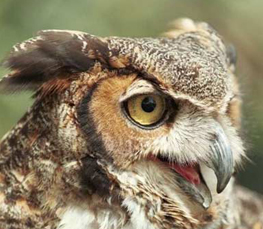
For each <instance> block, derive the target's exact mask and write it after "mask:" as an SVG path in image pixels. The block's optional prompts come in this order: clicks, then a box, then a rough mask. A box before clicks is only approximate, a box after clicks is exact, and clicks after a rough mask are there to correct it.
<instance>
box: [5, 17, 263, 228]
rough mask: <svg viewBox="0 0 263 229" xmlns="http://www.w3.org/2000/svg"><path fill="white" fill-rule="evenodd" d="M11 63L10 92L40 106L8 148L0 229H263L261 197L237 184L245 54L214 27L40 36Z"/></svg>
mask: <svg viewBox="0 0 263 229" xmlns="http://www.w3.org/2000/svg"><path fill="white" fill-rule="evenodd" d="M4 65H5V66H6V67H8V68H10V69H11V70H12V71H11V73H10V74H8V75H7V76H6V77H4V78H3V79H2V81H1V83H0V88H1V91H2V92H3V91H5V92H12V91H18V90H24V89H29V90H33V91H34V98H35V103H34V104H33V106H32V107H31V109H30V110H29V111H28V112H27V113H26V114H25V116H24V117H23V118H22V119H21V120H20V121H19V122H18V124H17V125H16V126H15V127H14V128H13V129H12V130H11V131H10V132H9V133H8V134H6V135H5V137H4V138H3V140H2V142H1V145H0V152H1V154H0V158H1V164H0V172H1V173H0V183H1V186H0V187H1V190H0V201H1V204H0V228H2V229H7V228H10V229H11V228H12V229H24V228H37V229H38V228H50V229H51V228H54V229H55V228H57V229H58V228H59V229H168V228H181V229H190V228H203V229H205V228H206V229H223V228H236V229H237V228H238V229H241V228H244V229H245V228H249V229H251V228H253V229H259V228H262V223H263V213H262V211H263V210H262V209H263V201H262V198H261V197H260V196H257V194H254V193H252V192H251V191H248V190H245V189H244V188H241V187H238V186H236V185H235V184H234V177H233V174H234V173H235V171H236V168H237V166H238V165H239V164H240V163H241V162H242V160H243V159H244V158H245V153H244V149H243V145H242V140H241V139H240V137H239V133H238V132H239V123H240V114H239V106H240V95H239V90H238V85H237V82H236V78H235V76H234V67H235V66H234V65H235V55H234V52H233V49H231V48H229V47H227V46H226V45H225V44H224V42H223V41H222V39H221V37H220V36H219V35H218V34H217V33H216V32H215V30H214V29H212V28H211V27H210V26H208V25H207V24H206V23H194V22H193V21H191V20H190V19H184V20H180V21H177V22H176V23H175V29H174V30H172V31H170V32H168V33H167V34H166V35H165V36H164V37H160V38H119V37H106V38H102V37H96V36H93V35H90V34H87V33H82V32H77V31H63V30H61V31H60V30H46V31H41V32H39V34H38V36H37V37H35V38H33V39H30V40H27V41H25V42H23V43H20V44H18V45H15V46H14V48H13V51H12V52H11V54H10V56H9V57H8V58H7V60H6V61H5V62H4Z"/></svg>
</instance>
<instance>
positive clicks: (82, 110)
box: [77, 83, 112, 195]
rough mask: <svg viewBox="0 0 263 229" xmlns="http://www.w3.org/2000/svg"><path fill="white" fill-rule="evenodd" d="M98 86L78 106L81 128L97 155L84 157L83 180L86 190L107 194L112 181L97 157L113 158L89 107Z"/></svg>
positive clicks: (94, 153) (91, 150)
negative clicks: (98, 130)
mask: <svg viewBox="0 0 263 229" xmlns="http://www.w3.org/2000/svg"><path fill="white" fill-rule="evenodd" d="M97 86H98V83H96V84H95V85H93V87H92V88H91V89H90V90H89V92H88V94H87V95H86V96H85V97H84V99H83V100H82V101H81V103H80V105H79V106H78V108H77V114H78V121H79V124H80V128H81V129H82V130H83V132H84V133H85V134H86V136H87V139H88V141H87V142H88V143H89V145H88V147H89V151H90V152H92V155H94V157H96V158H92V157H87V158H85V159H84V161H83V169H82V172H81V177H82V178H81V180H82V185H83V188H84V190H87V187H88V188H89V189H90V190H91V191H94V192H96V193H98V194H99V195H105V194H108V193H109V190H110V185H111V181H110V179H109V178H108V177H107V175H106V173H105V172H104V170H103V169H102V168H101V166H99V165H98V163H97V159H101V158H107V160H108V161H110V160H112V159H111V157H110V155H109V154H108V153H107V151H106V148H105V146H104V143H103V140H102V138H101V135H100V134H99V133H98V132H97V129H96V125H95V123H94V120H93V117H92V113H91V112H90V109H89V106H90V101H91V100H92V95H93V93H94V91H95V90H96V88H97Z"/></svg>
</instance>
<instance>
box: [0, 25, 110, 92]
mask: <svg viewBox="0 0 263 229" xmlns="http://www.w3.org/2000/svg"><path fill="white" fill-rule="evenodd" d="M90 53H92V55H90ZM108 55H109V50H108V45H107V43H105V42H103V41H102V40H101V39H100V38H97V37H95V36H92V35H89V34H87V33H82V32H77V31H67V30H45V31H40V32H39V33H38V36H37V37H35V38H32V39H29V40H27V41H24V42H22V43H19V44H17V45H15V46H14V47H13V50H12V52H11V53H10V55H9V57H8V58H7V59H6V60H5V61H4V62H3V66H4V67H6V68H9V69H10V70H11V71H12V72H11V73H10V74H9V75H7V76H6V77H4V78H3V79H2V80H1V81H0V90H1V91H16V90H21V89H22V90H23V89H33V90H36V89H38V88H39V87H40V86H41V85H42V84H43V83H45V82H47V81H49V80H51V79H59V78H68V77H69V76H70V75H71V74H73V73H77V72H84V71H88V70H89V69H90V68H92V67H93V66H94V64H95V62H96V61H101V62H103V59H107V58H108ZM105 62H106V61H105Z"/></svg>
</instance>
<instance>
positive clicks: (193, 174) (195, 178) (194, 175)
mask: <svg viewBox="0 0 263 229" xmlns="http://www.w3.org/2000/svg"><path fill="white" fill-rule="evenodd" d="M169 167H170V168H172V169H174V170H175V171H176V172H178V173H179V174H180V175H181V176H183V177H184V178H185V179H186V180H187V181H189V182H190V183H192V184H195V185H198V184H200V182H201V181H200V176H199V174H198V172H197V170H196V168H195V166H194V165H186V166H183V165H178V164H169Z"/></svg>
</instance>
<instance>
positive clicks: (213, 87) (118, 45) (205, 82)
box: [108, 29, 231, 107]
mask: <svg viewBox="0 0 263 229" xmlns="http://www.w3.org/2000/svg"><path fill="white" fill-rule="evenodd" d="M108 43H109V48H110V49H113V50H118V51H119V52H118V53H119V55H122V56H128V57H129V60H130V61H131V65H132V66H133V67H134V68H136V69H138V70H139V71H142V72H144V73H146V75H147V74H149V75H150V76H151V77H155V78H156V79H157V80H158V81H159V82H161V83H162V84H163V85H164V86H165V87H167V89H168V90H171V91H173V92H174V93H176V94H177V95H185V96H187V97H192V98H193V99H195V100H197V101H199V103H201V104H202V103H203V104H204V105H206V106H212V107H220V106H222V103H223V102H224V101H225V100H226V97H227V96H229V94H230V93H231V91H229V88H228V84H229V77H230V76H229V72H228V66H227V56H226V50H225V46H224V44H223V42H222V41H221V39H220V37H219V36H218V35H217V34H216V33H215V32H214V31H213V30H212V29H210V30H208V31H207V32H206V33H204V32H199V31H195V32H186V33H182V34H180V35H179V36H178V37H176V38H158V39H152V38H142V39H130V38H110V39H108Z"/></svg>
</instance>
